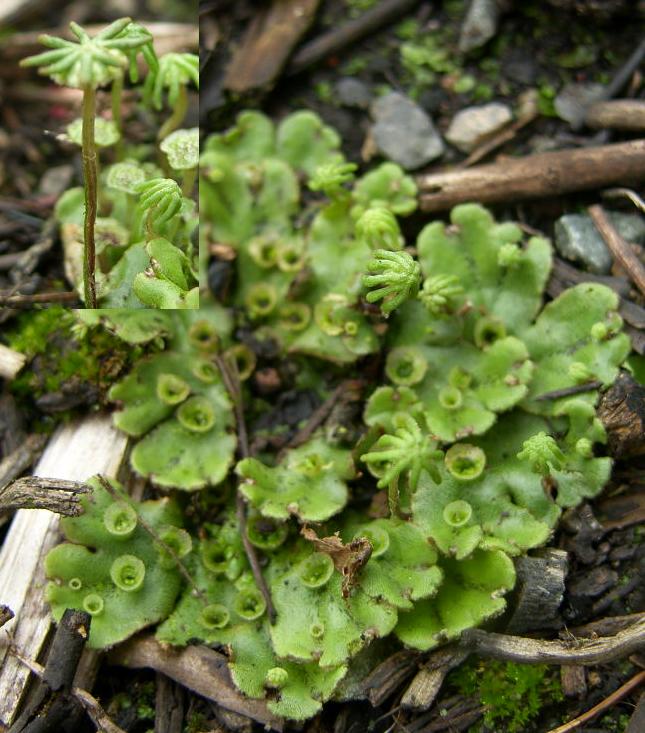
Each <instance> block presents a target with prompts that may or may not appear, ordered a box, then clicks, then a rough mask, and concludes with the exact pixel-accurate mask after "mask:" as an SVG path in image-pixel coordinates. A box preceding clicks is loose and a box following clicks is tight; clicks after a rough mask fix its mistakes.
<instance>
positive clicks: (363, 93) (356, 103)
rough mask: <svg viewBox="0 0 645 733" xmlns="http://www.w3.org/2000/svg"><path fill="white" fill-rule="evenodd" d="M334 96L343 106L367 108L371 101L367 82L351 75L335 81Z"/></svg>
mask: <svg viewBox="0 0 645 733" xmlns="http://www.w3.org/2000/svg"><path fill="white" fill-rule="evenodd" d="M336 96H337V97H338V101H339V102H340V103H341V104H342V105H343V106H344V107H356V108H358V109H367V108H368V107H369V106H370V102H371V101H372V93H371V92H370V89H369V87H368V86H367V84H364V83H363V82H362V81H361V80H360V79H355V78H354V77H353V76H348V77H346V78H345V79H341V80H340V81H338V82H336Z"/></svg>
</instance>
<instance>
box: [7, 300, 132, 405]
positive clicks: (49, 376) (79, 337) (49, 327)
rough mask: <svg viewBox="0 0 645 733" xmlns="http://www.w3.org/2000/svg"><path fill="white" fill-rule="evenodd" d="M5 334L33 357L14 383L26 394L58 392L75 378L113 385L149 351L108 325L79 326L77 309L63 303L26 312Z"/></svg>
mask: <svg viewBox="0 0 645 733" xmlns="http://www.w3.org/2000/svg"><path fill="white" fill-rule="evenodd" d="M5 338H6V342H7V344H8V346H10V347H11V348H12V349H15V350H16V351H19V352H21V353H22V354H25V355H26V356H27V359H28V360H29V362H30V363H29V364H28V366H27V367H26V368H25V369H23V370H22V372H21V373H20V374H19V375H18V377H17V378H16V379H15V380H13V382H12V383H11V389H12V391H13V392H14V394H16V395H18V396H20V397H24V398H33V399H38V397H41V396H42V395H44V394H48V393H51V392H56V391H58V390H60V389H61V387H62V386H63V385H64V384H65V383H67V382H68V381H69V380H71V379H74V380H75V381H78V382H79V383H90V384H95V385H97V386H98V387H99V389H100V390H104V389H107V388H108V387H109V385H110V383H111V378H112V377H113V376H114V375H115V374H118V373H119V372H121V371H123V370H126V369H128V368H129V367H130V366H131V365H132V364H133V363H135V361H136V360H137V359H138V358H139V357H140V356H141V355H142V354H143V349H142V348H141V347H134V348H130V347H128V346H127V344H124V343H123V341H122V340H121V339H119V338H117V337H115V336H114V335H112V334H111V333H109V332H108V331H106V330H104V329H102V328H92V329H84V328H81V329H78V328H77V327H76V319H75V316H74V313H73V312H72V311H69V310H66V309H64V308H61V307H57V306H54V307H52V308H48V309H45V310H34V311H28V312H25V313H22V314H20V315H19V316H18V318H17V320H16V322H15V325H14V326H13V327H12V328H11V329H8V330H7V332H6V336H5Z"/></svg>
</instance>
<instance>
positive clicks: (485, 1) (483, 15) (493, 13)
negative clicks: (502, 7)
mask: <svg viewBox="0 0 645 733" xmlns="http://www.w3.org/2000/svg"><path fill="white" fill-rule="evenodd" d="M498 22H499V5H498V4H497V0H472V2H471V3H470V6H469V8H468V12H467V13H466V17H465V19H464V22H463V23H462V25H461V34H460V36H459V50H460V51H461V52H462V53H468V51H472V50H473V49H475V48H480V47H481V46H483V45H484V44H485V43H486V42H487V41H490V39H491V38H492V37H493V36H494V35H495V34H496V33H497V24H498Z"/></svg>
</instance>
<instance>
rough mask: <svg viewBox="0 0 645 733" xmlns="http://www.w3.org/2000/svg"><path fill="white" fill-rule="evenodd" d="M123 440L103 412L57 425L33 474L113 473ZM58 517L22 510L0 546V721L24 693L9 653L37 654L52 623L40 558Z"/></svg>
mask: <svg viewBox="0 0 645 733" xmlns="http://www.w3.org/2000/svg"><path fill="white" fill-rule="evenodd" d="M126 446H127V439H126V437H125V435H124V434H123V433H120V432H118V431H117V430H116V429H115V428H113V427H112V420H111V418H110V417H109V416H108V415H93V416H91V417H89V418H86V419H85V420H83V421H81V422H73V423H70V424H67V425H63V426H61V427H59V428H58V429H57V431H56V432H55V433H54V435H53V436H52V438H51V440H50V441H49V444H48V446H47V448H46V450H45V452H44V453H43V455H42V457H41V459H40V461H39V463H38V466H37V467H36V470H35V473H36V474H37V475H40V476H43V475H44V476H50V477H51V476H55V477H59V478H63V479H69V480H73V481H85V480H86V479H87V478H88V477H89V476H91V475H92V474H93V473H94V472H96V471H100V472H101V473H104V474H107V475H109V476H115V475H116V474H117V472H118V470H119V468H120V466H121V463H122V461H123V459H124V457H125V452H126ZM58 524H59V518H58V516H57V515H55V514H52V513H51V512H48V511H45V510H42V509H34V510H26V509H21V510H19V511H18V512H16V515H15V517H14V519H13V523H12V525H11V527H10V529H9V532H8V534H7V537H6V538H5V541H4V544H3V546H2V549H1V550H0V601H1V602H2V603H6V604H7V605H8V606H9V607H10V608H11V609H12V610H13V611H14V613H15V614H16V618H14V619H13V620H12V621H10V622H9V623H7V624H6V625H5V626H4V627H3V628H2V629H1V630H0V721H2V722H4V724H5V725H11V723H12V722H13V720H14V717H15V715H16V710H17V707H18V705H19V703H20V701H21V699H22V697H23V694H24V692H25V689H26V686H27V682H28V678H29V670H27V669H26V668H25V667H24V665H22V664H21V663H20V661H19V660H18V659H16V658H15V657H14V656H12V655H9V654H8V650H9V647H10V643H11V641H12V640H13V643H14V644H15V646H16V648H17V649H18V650H19V651H20V652H22V654H23V655H24V656H26V657H28V658H30V659H36V658H37V657H38V655H39V653H40V651H41V649H42V647H43V644H44V643H45V640H46V638H47V635H48V633H49V630H50V628H51V616H50V612H49V607H48V606H47V604H46V603H45V602H44V599H43V588H44V586H45V584H46V582H47V581H46V578H45V569H44V558H45V555H46V554H47V552H49V550H50V549H51V548H52V547H54V545H56V544H57V543H58V542H59V539H60V535H59V531H58Z"/></svg>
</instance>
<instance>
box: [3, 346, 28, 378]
mask: <svg viewBox="0 0 645 733" xmlns="http://www.w3.org/2000/svg"><path fill="white" fill-rule="evenodd" d="M26 361H27V357H26V356H25V355H24V354H21V353H20V352H19V351H14V350H13V349H10V348H9V347H8V346H5V345H4V344H0V377H2V378H3V379H7V380H9V381H11V380H12V379H14V378H15V377H16V375H17V374H18V372H19V371H20V370H21V369H22V368H23V366H24V365H25V362H26Z"/></svg>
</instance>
